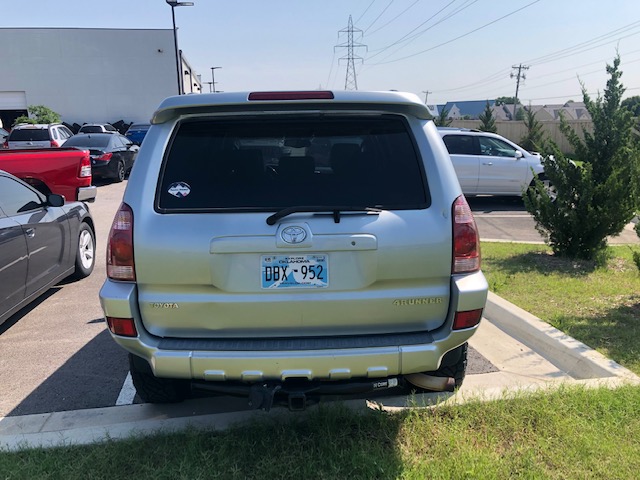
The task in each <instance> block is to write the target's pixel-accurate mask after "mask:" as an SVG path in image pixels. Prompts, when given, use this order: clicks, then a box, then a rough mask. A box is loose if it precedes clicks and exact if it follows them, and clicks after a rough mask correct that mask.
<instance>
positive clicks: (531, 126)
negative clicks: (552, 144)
mask: <svg viewBox="0 0 640 480" xmlns="http://www.w3.org/2000/svg"><path fill="white" fill-rule="evenodd" d="M524 126H525V127H527V133H526V134H525V136H524V137H522V138H521V139H520V145H522V147H523V148H525V149H526V150H528V151H530V152H532V151H540V150H542V149H543V146H544V130H542V123H540V121H538V119H536V114H535V112H534V111H533V110H531V105H529V108H527V109H526V110H525V113H524Z"/></svg>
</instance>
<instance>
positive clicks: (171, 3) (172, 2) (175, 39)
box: [166, 0, 193, 95]
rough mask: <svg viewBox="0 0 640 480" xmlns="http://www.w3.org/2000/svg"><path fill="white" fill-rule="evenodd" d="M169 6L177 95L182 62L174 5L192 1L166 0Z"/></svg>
mask: <svg viewBox="0 0 640 480" xmlns="http://www.w3.org/2000/svg"><path fill="white" fill-rule="evenodd" d="M166 2H167V4H168V5H169V6H170V7H171V21H172V22H173V47H174V49H175V50H174V51H175V54H176V75H177V79H178V95H182V94H183V93H184V92H183V91H182V81H181V76H182V62H181V61H180V51H179V50H178V30H177V29H176V12H175V7H192V6H193V2H178V1H176V0H166Z"/></svg>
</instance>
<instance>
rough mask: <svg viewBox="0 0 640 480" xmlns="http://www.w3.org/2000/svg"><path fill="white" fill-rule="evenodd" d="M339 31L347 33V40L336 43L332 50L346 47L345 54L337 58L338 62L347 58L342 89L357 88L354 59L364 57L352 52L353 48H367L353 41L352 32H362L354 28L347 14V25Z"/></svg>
mask: <svg viewBox="0 0 640 480" xmlns="http://www.w3.org/2000/svg"><path fill="white" fill-rule="evenodd" d="M340 33H346V34H347V41H346V43H341V44H339V45H336V46H334V47H333V50H334V52H335V49H336V48H346V49H347V55H346V56H344V57H340V58H339V59H338V64H339V63H340V60H347V74H346V76H345V79H344V89H345V90H358V79H357V77H356V64H355V62H356V60H357V61H360V62H361V61H363V60H364V59H363V58H362V57H360V56H358V55H355V54H354V53H353V51H354V49H355V48H362V47H364V48H367V46H366V45H363V44H361V43H355V42H354V41H353V34H354V33H360V34H362V30H360V29H359V28H354V26H353V21H352V20H351V15H349V24H348V25H347V28H343V29H342V30H340V31H339V32H338V35H339V34H340Z"/></svg>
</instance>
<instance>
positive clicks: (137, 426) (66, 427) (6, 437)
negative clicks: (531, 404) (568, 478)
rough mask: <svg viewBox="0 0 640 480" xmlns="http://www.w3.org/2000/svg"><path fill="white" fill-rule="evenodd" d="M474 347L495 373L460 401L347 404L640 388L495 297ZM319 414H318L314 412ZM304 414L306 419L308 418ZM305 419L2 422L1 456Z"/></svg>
mask: <svg viewBox="0 0 640 480" xmlns="http://www.w3.org/2000/svg"><path fill="white" fill-rule="evenodd" d="M470 345H471V346H472V347H473V348H474V349H475V350H477V351H478V352H479V353H480V354H481V355H482V356H484V357H485V358H486V359H487V360H489V361H490V362H491V363H492V364H493V366H494V367H496V368H495V370H497V371H495V372H492V373H484V374H478V375H468V376H467V378H466V379H465V383H464V385H463V387H462V388H461V389H460V390H459V391H458V392H456V393H455V394H449V393H448V394H442V393H440V394H421V395H416V396H414V397H407V396H397V397H381V398H378V399H376V400H375V401H367V400H349V401H348V402H346V403H347V404H348V405H349V406H350V407H351V408H354V409H356V410H364V409H368V408H383V409H386V410H390V411H393V410H396V409H399V408H407V407H416V406H421V405H422V406H429V405H434V404H436V403H441V402H464V401H467V400H469V399H477V398H480V399H483V400H490V399H494V398H504V397H505V396H508V395H510V394H512V393H515V392H520V391H522V390H527V391H529V390H533V389H540V388H554V387H556V386H558V385H566V384H569V385H571V384H581V385H585V386H588V387H590V386H593V387H597V386H607V387H616V386H620V385H624V384H638V385H640V377H638V376H637V375H635V374H634V373H633V372H631V371H629V370H628V369H626V368H624V367H622V366H620V365H619V364H617V363H616V362H614V361H612V360H610V359H608V358H606V357H604V356H603V355H601V354H600V353H598V352H596V351H595V350H592V349H591V348H589V347H587V346H586V345H584V344H583V343H580V342H578V341H577V340H575V339H573V338H571V337H569V336H567V335H565V334H564V333H562V332H560V331H559V330H557V329H555V328H553V327H551V326H550V325H548V324H547V323H544V322H542V321H541V320H540V319H538V318H536V317H534V316H533V315H531V314H529V313H528V312H526V311H524V310H522V309H520V308H518V307H516V306H515V305H513V304H511V303H509V302H507V301H506V300H504V299H502V298H500V297H498V296H497V295H495V294H492V293H489V299H488V301H487V306H486V309H485V317H484V320H483V322H482V324H481V327H480V329H479V331H478V332H477V334H476V335H474V337H473V338H472V340H471V341H470ZM311 408H313V407H311ZM302 414H304V413H302ZM274 415H282V416H283V417H288V416H292V415H293V416H296V415H301V413H291V412H289V411H288V410H286V409H284V408H274V409H273V410H272V411H271V412H268V413H266V412H262V411H258V410H248V407H247V410H244V411H238V408H237V402H233V403H230V402H229V399H225V398H206V399H198V400H190V401H187V402H184V403H181V404H177V405H151V404H140V405H127V406H118V407H109V408H99V409H87V410H78V411H67V412H56V413H49V414H38V415H25V416H19V417H4V418H0V451H2V450H18V449H22V448H27V447H30V446H42V447H54V446H61V445H75V444H88V443H94V442H99V441H101V440H104V439H105V438H110V439H118V438H126V437H129V436H131V435H142V434H149V433H154V432H158V431H176V430H181V429H184V428H188V427H193V428H202V429H211V430H222V429H225V428H227V427H229V426H230V425H233V424H237V423H241V422H244V421H247V420H249V419H253V418H256V417H262V416H271V417H272V416H274Z"/></svg>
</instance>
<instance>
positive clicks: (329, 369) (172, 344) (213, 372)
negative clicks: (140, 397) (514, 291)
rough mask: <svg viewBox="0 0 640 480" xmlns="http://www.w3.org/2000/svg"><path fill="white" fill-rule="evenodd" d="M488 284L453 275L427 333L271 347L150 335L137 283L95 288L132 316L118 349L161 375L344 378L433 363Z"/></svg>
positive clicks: (118, 312)
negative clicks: (440, 314)
mask: <svg viewBox="0 0 640 480" xmlns="http://www.w3.org/2000/svg"><path fill="white" fill-rule="evenodd" d="M487 287H488V286H487V282H486V280H485V278H484V276H483V275H482V273H480V272H479V273H476V274H472V275H465V276H460V277H457V278H453V279H452V294H451V308H450V309H449V314H448V318H447V319H446V321H445V322H444V324H443V325H442V326H441V327H440V328H439V329H437V330H434V331H431V332H416V333H415V334H411V333H409V334H398V335H397V338H398V341H397V342H391V343H392V344H389V343H390V342H386V343H384V344H382V343H381V344H376V342H369V343H368V344H367V342H364V344H363V342H362V341H354V342H353V344H349V342H346V344H345V343H343V344H340V345H338V344H336V345H331V342H330V341H328V344H325V345H322V342H320V344H318V345H314V344H311V345H304V346H297V347H296V346H295V345H296V342H286V341H283V342H282V347H281V348H277V343H278V341H277V340H274V341H272V342H269V341H267V344H268V348H257V349H256V348H248V347H249V346H248V345H246V344H243V342H239V343H238V345H237V346H231V347H229V346H225V347H217V348H216V347H215V345H214V344H215V343H216V342H214V341H212V342H211V343H210V344H209V342H207V341H206V340H193V341H191V340H184V341H180V340H177V341H172V340H165V339H162V338H159V337H155V336H152V335H150V334H149V333H148V332H147V331H146V330H145V329H144V327H143V325H142V321H141V319H140V315H139V311H138V308H137V303H136V302H137V291H136V286H135V284H130V283H118V282H113V281H110V280H107V281H106V282H105V284H104V285H103V287H102V289H101V290H100V302H101V304H102V308H103V310H104V312H105V315H106V316H110V317H118V318H133V319H134V321H135V324H136V328H137V331H138V336H137V337H135V338H131V337H121V336H118V335H112V336H113V338H114V339H115V341H116V342H117V343H118V344H120V345H121V346H122V347H123V348H125V349H126V350H128V351H129V352H131V353H133V354H134V355H137V356H139V357H142V358H144V359H146V360H147V361H148V362H149V364H150V365H151V368H152V370H153V372H154V374H155V375H156V376H158V377H165V378H183V379H196V380H206V381H228V380H237V381H245V382H259V381H264V380H279V381H285V380H288V379H293V378H302V379H307V380H349V379H353V378H385V377H389V376H393V375H404V374H409V373H417V372H425V371H432V370H436V369H437V368H438V367H439V366H440V362H441V360H442V357H443V356H444V355H445V354H446V353H447V352H448V351H450V350H452V349H454V348H456V347H458V346H459V345H461V344H463V343H464V342H466V341H467V340H468V339H469V338H470V337H471V336H472V335H473V334H474V333H475V331H476V330H477V328H478V327H477V326H475V327H472V328H467V329H464V330H456V331H452V330H451V325H452V323H453V316H454V314H455V312H456V311H466V310H474V309H480V308H483V307H484V304H485V302H486V297H487ZM274 345H276V347H274ZM292 345H293V346H294V347H293V348H292ZM363 345H364V346H363Z"/></svg>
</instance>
